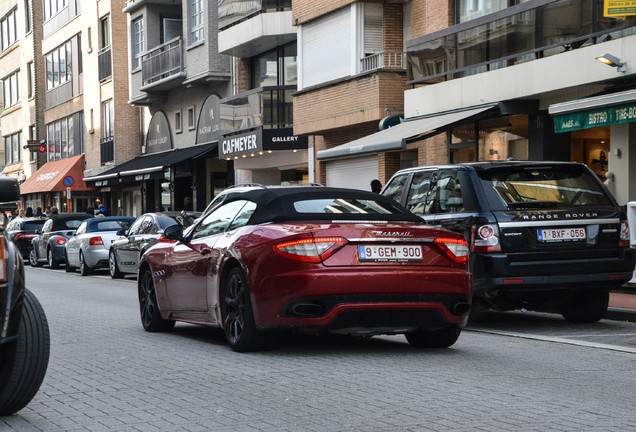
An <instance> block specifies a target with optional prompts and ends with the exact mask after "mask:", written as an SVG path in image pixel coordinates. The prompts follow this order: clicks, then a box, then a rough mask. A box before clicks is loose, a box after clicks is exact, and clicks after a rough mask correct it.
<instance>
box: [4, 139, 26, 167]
mask: <svg viewBox="0 0 636 432" xmlns="http://www.w3.org/2000/svg"><path fill="white" fill-rule="evenodd" d="M21 138H22V132H18V133H14V134H12V135H7V136H5V137H4V164H5V165H12V164H16V163H18V162H20V161H21V160H22V158H21V155H22V152H21V151H20V142H21Z"/></svg>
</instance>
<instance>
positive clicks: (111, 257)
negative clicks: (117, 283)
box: [108, 249, 124, 279]
mask: <svg viewBox="0 0 636 432" xmlns="http://www.w3.org/2000/svg"><path fill="white" fill-rule="evenodd" d="M108 272H109V273H110V277H111V278H112V279H121V278H122V277H124V274H123V273H122V272H121V271H119V266H118V265H117V255H116V254H115V251H114V250H112V249H111V251H110V253H109V254H108Z"/></svg>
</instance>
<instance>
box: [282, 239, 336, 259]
mask: <svg viewBox="0 0 636 432" xmlns="http://www.w3.org/2000/svg"><path fill="white" fill-rule="evenodd" d="M346 243H347V240H346V239H344V238H342V237H319V238H314V239H303V240H295V241H291V242H285V243H279V244H277V245H275V246H274V251H275V252H276V253H277V254H278V255H280V256H284V257H285V258H290V259H293V260H296V261H302V262H312V263H319V262H321V261H323V260H325V259H327V258H328V257H330V256H331V255H333V253H334V252H336V251H337V250H338V249H340V248H341V247H343V246H344V245H345V244H346Z"/></svg>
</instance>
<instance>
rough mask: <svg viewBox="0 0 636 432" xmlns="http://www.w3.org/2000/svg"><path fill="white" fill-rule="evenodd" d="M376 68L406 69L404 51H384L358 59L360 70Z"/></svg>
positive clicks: (365, 70) (366, 70)
mask: <svg viewBox="0 0 636 432" xmlns="http://www.w3.org/2000/svg"><path fill="white" fill-rule="evenodd" d="M377 69H396V70H404V69H406V53H404V52H390V51H384V52H380V53H377V54H372V55H369V56H366V57H364V58H362V59H360V72H368V71H373V70H377Z"/></svg>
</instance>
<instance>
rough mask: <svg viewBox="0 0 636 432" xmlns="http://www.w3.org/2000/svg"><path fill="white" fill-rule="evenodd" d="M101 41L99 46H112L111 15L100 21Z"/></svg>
mask: <svg viewBox="0 0 636 432" xmlns="http://www.w3.org/2000/svg"><path fill="white" fill-rule="evenodd" d="M99 33H100V41H99V48H100V49H102V48H106V47H109V46H110V17H108V16H106V17H104V18H102V20H101V21H100V22H99Z"/></svg>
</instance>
